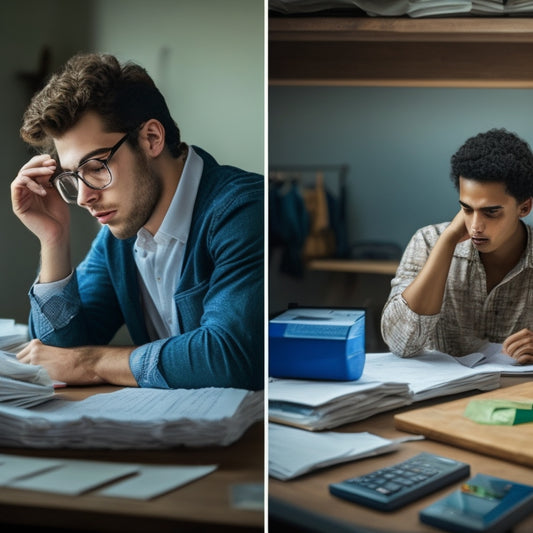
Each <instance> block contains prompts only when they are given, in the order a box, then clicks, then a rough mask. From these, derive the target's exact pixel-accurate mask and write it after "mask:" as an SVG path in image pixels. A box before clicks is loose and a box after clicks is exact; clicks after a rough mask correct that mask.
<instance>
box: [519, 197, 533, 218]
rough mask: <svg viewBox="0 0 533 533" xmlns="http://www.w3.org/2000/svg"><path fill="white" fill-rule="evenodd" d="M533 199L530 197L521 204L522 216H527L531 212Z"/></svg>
mask: <svg viewBox="0 0 533 533" xmlns="http://www.w3.org/2000/svg"><path fill="white" fill-rule="evenodd" d="M532 204H533V199H532V198H531V197H530V198H528V199H527V200H525V201H524V202H522V203H521V204H520V217H527V215H529V213H530V212H531V207H532Z"/></svg>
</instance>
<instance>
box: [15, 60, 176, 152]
mask: <svg viewBox="0 0 533 533" xmlns="http://www.w3.org/2000/svg"><path fill="white" fill-rule="evenodd" d="M88 111H92V112H95V113H97V114H98V115H99V116H100V117H101V118H102V119H103V122H104V128H106V131H109V132H115V131H116V132H124V133H126V132H132V131H134V130H135V129H136V128H137V127H138V126H140V125H141V124H142V123H143V122H145V121H146V120H149V119H152V118H154V119H156V120H159V121H160V122H161V124H162V125H163V127H164V128H165V143H166V146H167V147H168V149H169V151H170V153H171V154H172V155H173V156H174V157H179V155H180V154H181V153H182V152H183V147H184V144H183V143H182V142H181V140H180V131H179V128H178V126H177V124H176V123H175V122H174V120H173V119H172V117H171V115H170V111H169V109H168V107H167V104H166V102H165V99H164V97H163V95H162V94H161V92H160V91H159V90H158V88H157V87H156V85H155V83H154V81H153V80H152V78H151V77H150V76H149V74H148V73H147V71H146V70H145V69H144V68H142V67H141V66H139V65H137V64H135V63H132V62H128V63H125V64H124V65H121V64H120V63H119V61H118V60H117V59H116V58H115V57H114V56H112V55H109V54H78V55H75V56H74V57H72V58H71V59H70V60H69V61H67V63H66V64H65V65H64V66H63V67H62V69H60V70H59V71H58V72H57V73H56V74H54V75H53V76H52V77H51V78H50V81H49V82H48V83H47V84H46V86H45V87H44V88H43V89H42V90H41V91H39V92H38V93H36V94H35V95H34V96H33V98H32V100H31V102H30V105H29V106H28V108H27V109H26V112H25V113H24V117H23V123H22V127H21V129H20V135H21V137H22V139H23V140H24V141H25V142H27V143H28V144H30V145H31V146H33V147H35V148H38V149H40V150H42V151H46V152H48V153H54V152H55V149H54V144H53V138H54V137H60V136H61V135H62V134H64V133H65V132H67V131H68V130H69V129H71V128H72V127H73V126H74V125H75V124H76V123H77V122H78V121H79V120H80V118H81V117H82V116H83V115H84V114H85V113H86V112H88ZM130 142H132V144H133V145H135V142H136V139H133V140H132V141H130Z"/></svg>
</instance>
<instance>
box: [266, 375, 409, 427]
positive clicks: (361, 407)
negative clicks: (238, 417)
mask: <svg viewBox="0 0 533 533" xmlns="http://www.w3.org/2000/svg"><path fill="white" fill-rule="evenodd" d="M410 403H411V394H410V392H409V386H408V385H407V383H394V382H382V381H379V380H372V379H368V378H366V377H365V376H364V375H363V376H362V377H361V378H360V379H358V380H357V381H307V380H297V379H274V380H271V382H270V383H269V392H268V415H269V418H270V420H272V421H274V422H282V423H284V424H291V425H294V426H298V427H303V428H305V429H312V430H320V429H326V428H332V427H337V426H340V425H341V424H345V423H347V422H355V421H357V420H363V419H364V418H368V417H369V416H372V415H374V414H376V413H380V412H382V411H387V410H389V409H395V408H397V407H401V406H403V405H408V404H410Z"/></svg>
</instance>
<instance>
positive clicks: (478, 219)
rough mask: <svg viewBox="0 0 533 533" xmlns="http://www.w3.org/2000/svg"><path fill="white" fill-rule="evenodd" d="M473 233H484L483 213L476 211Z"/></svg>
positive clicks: (473, 219)
mask: <svg viewBox="0 0 533 533" xmlns="http://www.w3.org/2000/svg"><path fill="white" fill-rule="evenodd" d="M471 228H472V233H482V232H483V230H484V229H485V225H484V222H483V219H482V216H481V214H479V213H474V215H473V216H472V226H471Z"/></svg>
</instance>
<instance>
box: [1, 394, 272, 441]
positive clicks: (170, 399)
mask: <svg viewBox="0 0 533 533" xmlns="http://www.w3.org/2000/svg"><path fill="white" fill-rule="evenodd" d="M263 411H264V408H263V392H262V391H255V392H253V391H246V390H241V389H219V388H207V389H177V390H162V389H138V388H126V389H121V390H119V391H117V392H112V393H107V394H95V395H94V396H91V397H89V398H87V399H85V400H82V401H78V402H75V401H68V400H62V399H53V400H51V401H49V402H47V403H45V404H43V405H40V406H37V407H34V408H33V409H21V408H17V407H11V406H7V405H1V404H0V427H1V428H2V431H1V432H0V446H14V447H17V446H23V447H30V448H106V449H124V448H135V449H157V448H169V447H173V446H180V445H184V446H226V445H229V444H231V443H232V442H234V441H236V440H237V439H238V438H240V437H241V436H242V434H243V433H244V432H245V431H246V429H248V428H249V427H250V425H252V424H253V423H254V422H257V421H259V420H262V418H263Z"/></svg>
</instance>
